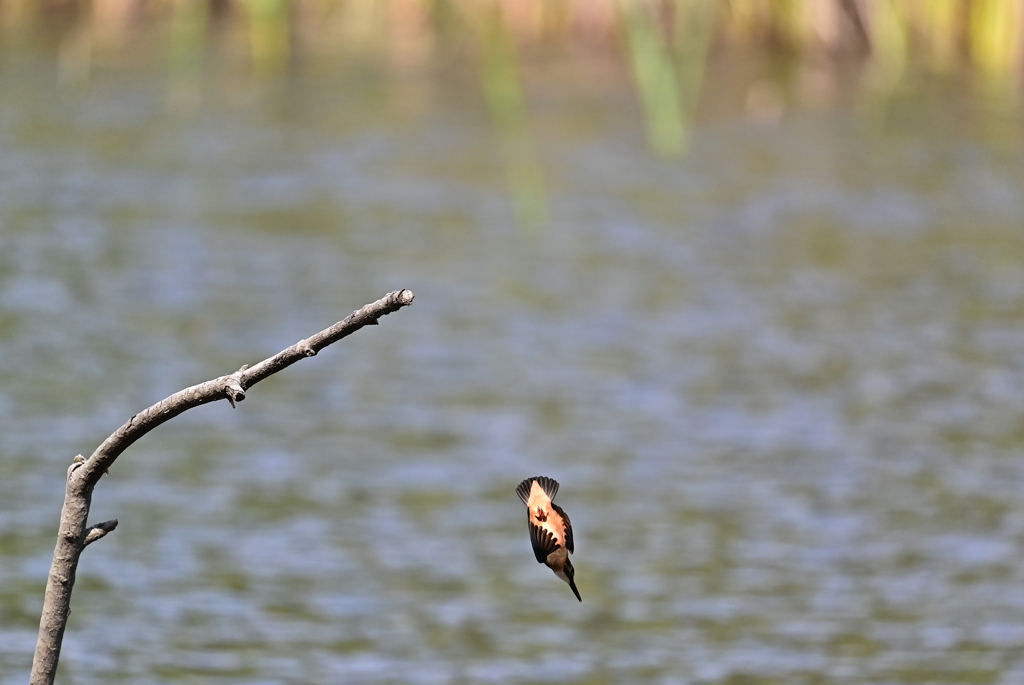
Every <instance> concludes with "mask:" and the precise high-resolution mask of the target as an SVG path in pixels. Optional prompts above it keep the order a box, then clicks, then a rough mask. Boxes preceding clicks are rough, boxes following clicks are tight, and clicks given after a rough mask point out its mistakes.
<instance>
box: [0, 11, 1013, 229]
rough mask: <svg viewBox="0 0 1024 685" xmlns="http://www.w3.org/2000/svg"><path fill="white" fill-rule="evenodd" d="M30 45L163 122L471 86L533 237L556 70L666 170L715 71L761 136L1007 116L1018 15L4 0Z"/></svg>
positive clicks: (5, 37)
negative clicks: (571, 72)
mask: <svg viewBox="0 0 1024 685" xmlns="http://www.w3.org/2000/svg"><path fill="white" fill-rule="evenodd" d="M28 43H32V44H33V45H39V46H41V47H40V49H41V50H43V51H44V52H46V51H49V52H50V53H52V54H53V55H54V56H55V57H56V60H57V65H58V72H59V73H58V75H59V79H60V80H61V82H62V83H65V84H68V85H69V86H74V85H81V84H83V83H88V81H89V78H90V76H91V75H92V74H94V73H95V72H97V71H98V70H103V69H110V68H125V67H133V66H139V65H140V64H145V65H147V66H148V68H149V69H152V67H153V66H154V65H157V66H158V67H160V68H162V69H164V70H165V73H166V75H167V77H168V79H169V83H168V85H169V87H168V106H169V107H170V108H171V109H172V110H174V111H177V112H183V113H186V114H187V113H188V112H191V111H194V110H195V109H196V108H197V107H198V106H199V105H200V104H201V102H202V99H203V97H204V96H205V95H206V90H205V89H206V88H208V87H209V86H208V84H207V85H204V74H208V73H210V72H211V71H213V72H219V73H223V72H224V71H225V70H226V71H227V72H228V73H231V74H234V75H240V74H241V75H248V76H251V77H254V78H256V79H259V80H261V81H263V80H268V79H269V80H273V79H275V78H281V77H284V76H287V75H289V74H296V73H302V71H303V70H304V69H309V68H311V67H313V66H314V65H320V66H324V65H331V64H339V63H341V62H342V61H344V62H348V63H349V65H351V63H359V64H363V65H365V66H367V67H377V68H380V67H383V68H384V69H386V70H387V72H388V77H389V78H390V77H393V76H397V77H400V78H401V77H410V76H416V75H424V74H432V75H433V76H434V77H442V78H443V77H445V76H447V75H451V74H461V73H464V72H465V71H466V70H467V69H468V70H473V71H475V72H476V73H477V74H478V75H479V78H480V79H481V87H482V92H483V95H484V97H485V99H486V102H487V105H488V108H489V111H490V112H491V116H492V117H493V120H494V124H495V128H496V131H497V134H498V145H497V147H498V149H499V150H500V152H501V155H502V158H503V160H504V164H505V167H506V175H507V182H508V186H509V190H510V194H511V197H512V200H513V205H514V208H515V212H516V216H517V219H518V220H519V223H520V224H521V225H524V226H533V227H536V226H541V225H543V224H544V223H545V221H546V217H547V209H546V204H545V199H544V182H543V174H542V165H541V163H540V162H539V161H538V154H537V150H536V149H535V143H534V142H533V140H532V137H531V133H530V107H529V106H528V100H529V98H528V97H527V95H526V93H527V91H528V89H529V86H530V83H531V79H532V78H534V77H535V76H536V75H537V74H538V73H539V72H543V71H544V70H545V69H557V68H558V66H557V65H558V64H559V63H560V61H565V60H566V59H569V60H576V61H579V60H581V59H582V60H586V61H589V62H590V63H592V64H595V65H599V68H598V69H597V70H596V71H592V72H591V73H590V77H593V78H594V83H593V84H592V85H593V87H594V88H596V89H598V90H600V89H602V88H604V89H607V90H609V91H612V90H619V89H621V88H622V87H630V88H634V89H635V92H636V97H637V101H638V103H639V105H640V107H641V109H642V114H643V121H644V125H645V129H646V135H647V140H648V144H649V146H650V148H651V150H652V151H653V152H654V153H655V154H657V155H659V156H662V157H667V158H673V157H679V156H681V155H683V154H685V153H686V151H687V149H688V146H689V140H690V133H689V132H690V127H691V124H692V121H693V118H694V117H695V116H699V106H698V105H699V103H700V102H701V98H700V95H701V92H702V88H703V87H704V86H705V78H704V77H705V74H706V73H708V71H709V69H710V68H711V67H712V66H716V67H717V68H718V69H719V71H718V72H716V73H719V74H720V73H723V72H722V71H721V69H722V65H723V64H730V63H732V64H735V65H744V64H746V65H748V66H747V67H746V71H747V72H748V74H747V76H748V78H747V82H746V84H745V86H744V88H743V90H742V92H741V93H739V94H738V96H734V97H733V100H734V101H735V100H737V99H739V100H740V102H739V103H738V104H739V106H740V107H742V108H744V109H745V110H746V113H747V115H748V116H750V117H751V118H753V119H755V120H766V121H773V120H777V119H778V118H779V117H780V116H781V115H782V114H783V112H784V111H785V110H786V108H787V107H789V106H802V107H808V106H809V107H821V106H829V105H831V104H835V103H837V102H842V103H844V104H849V103H850V102H851V101H853V102H854V104H858V100H859V101H861V102H867V103H871V102H877V101H878V99H879V98H882V99H884V98H885V97H886V96H887V95H889V94H890V93H891V92H892V91H893V90H894V89H896V88H897V87H898V86H899V85H900V84H901V83H904V82H906V81H907V80H908V78H909V79H912V80H914V81H915V82H921V81H922V80H925V81H927V80H929V79H930V80H933V81H935V80H937V81H940V82H941V81H945V80H955V81H957V83H958V88H959V89H960V90H959V93H960V94H961V95H963V94H964V93H965V92H966V93H967V96H968V97H972V96H975V95H977V96H981V97H983V98H985V101H986V102H991V101H995V102H996V103H998V108H999V109H1003V110H1005V109H1009V110H1011V111H1016V108H1017V107H1018V105H1019V101H1020V91H1021V86H1022V84H1024V3H1021V2H1019V1H1018V0H0V45H2V47H0V50H3V51H4V52H5V53H7V54H9V55H11V54H15V53H14V51H13V50H12V49H11V46H16V47H24V46H25V45H26V44H28ZM19 44H20V46H19ZM0 54H3V53H0ZM751 64H757V65H758V66H757V67H756V68H754V69H751V68H750V67H749V65H751ZM766 70H767V71H766ZM743 71H744V67H742V66H737V67H736V68H735V69H733V72H738V73H739V74H740V75H741V78H739V79H735V78H729V79H725V80H727V81H739V82H743V81H744V79H743V78H742V73H743ZM725 73H728V70H726V72H725ZM377 75H378V76H379V75H380V74H379V72H378V74H377ZM371 77H372V74H371ZM590 77H588V78H590ZM964 85H966V86H967V88H966V89H963V88H962V86H964ZM216 87H219V86H216ZM727 87H729V86H727ZM732 104H733V105H734V106H735V105H736V104H737V103H736V102H733V103H732ZM867 109H869V110H870V109H871V107H867Z"/></svg>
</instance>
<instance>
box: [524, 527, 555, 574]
mask: <svg viewBox="0 0 1024 685" xmlns="http://www.w3.org/2000/svg"><path fill="white" fill-rule="evenodd" d="M530 542H531V543H532V544H533V554H534V556H536V557H537V563H539V564H543V563H544V562H545V561H547V558H548V555H549V554H551V553H552V552H554V551H555V550H556V549H558V541H557V540H555V536H554V535H552V534H551V531H550V530H544V529H543V528H541V527H540V526H538V525H536V524H534V523H530Z"/></svg>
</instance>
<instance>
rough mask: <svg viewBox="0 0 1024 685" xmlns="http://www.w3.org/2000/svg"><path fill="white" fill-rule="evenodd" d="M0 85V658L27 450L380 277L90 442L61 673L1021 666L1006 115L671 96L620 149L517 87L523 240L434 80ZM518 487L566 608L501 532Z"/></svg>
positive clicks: (47, 492) (979, 676)
mask: <svg viewBox="0 0 1024 685" xmlns="http://www.w3.org/2000/svg"><path fill="white" fill-rule="evenodd" d="M573 68H579V69H583V70H586V69H590V68H592V67H590V66H586V65H584V66H581V67H573ZM0 73H2V78H3V83H2V91H3V93H5V96H4V97H3V98H2V100H0V682H2V683H4V685H6V684H7V683H16V682H24V680H25V679H26V678H27V672H28V667H29V663H30V659H31V653H32V649H33V646H34V641H35V632H36V627H37V625H38V614H39V609H40V606H41V600H42V589H43V584H44V581H45V574H46V571H47V568H48V566H49V561H50V555H51V552H52V546H53V535H54V532H55V530H56V522H57V516H58V513H59V508H60V502H61V495H62V492H63V478H64V473H65V470H66V468H67V465H68V463H69V462H70V460H71V458H72V457H73V456H74V455H75V454H77V453H79V452H88V451H90V450H91V449H93V448H94V447H95V446H96V445H97V444H98V443H99V442H100V441H101V440H102V439H103V438H104V437H105V436H106V435H107V434H108V433H109V432H110V431H112V430H114V429H115V428H116V427H117V426H118V425H120V423H122V422H123V421H124V420H125V419H126V418H127V417H129V416H131V414H132V413H133V412H135V411H138V410H139V409H141V408H143V407H145V406H148V405H149V404H151V403H152V402H154V401H157V400H159V399H161V398H162V397H164V396H166V395H167V394H170V393H171V392H174V391H176V390H178V389H180V388H181V387H184V386H186V385H189V384H192V383H195V382H199V381H202V380H206V379H208V378H211V377H214V376H216V375H219V374H222V373H225V372H228V371H232V370H234V369H236V368H238V366H239V365H241V364H242V363H252V362H254V361H258V360H259V359H262V358H264V357H265V356H268V355H270V354H272V353H274V352H276V351H278V350H279V349H281V348H283V347H285V346H287V345H290V344H292V343H293V342H295V341H296V340H298V339H299V338H301V337H304V336H306V335H309V334H310V333H313V332H315V331H317V330H320V329H321V328H323V327H325V326H326V325H329V324H330V323H333V322H334V321H336V320H338V319H340V318H341V317H343V316H344V315H346V314H347V313H348V312H350V311H351V310H352V309H354V308H356V307H358V306H360V305H362V304H364V303H365V302H368V301H371V300H373V299H376V298H377V297H379V296H381V295H383V294H384V293H385V292H387V291H390V290H393V289H396V288H402V287H407V288H411V289H412V290H414V291H415V292H416V294H417V299H416V303H415V304H414V306H413V307H412V308H410V309H408V310H404V311H402V312H399V313H397V314H394V315H391V316H389V317H387V318H386V319H385V320H383V321H382V322H381V326H380V327H378V328H374V329H370V330H363V331H360V332H359V333H357V334H356V335H355V336H353V337H352V338H350V339H347V340H345V341H344V342H342V343H340V344H339V345H338V346H335V347H333V348H331V349H328V350H326V351H324V352H323V353H322V354H320V355H319V356H317V357H316V358H313V359H310V360H307V361H304V362H302V363H301V364H299V365H297V366H296V367H293V368H291V369H289V370H288V371H287V372H285V373H284V374H281V375H280V376H277V377H274V378H272V379H270V380H268V381H266V382H265V383H263V384H261V385H260V386H258V387H257V388H255V389H254V390H253V391H252V392H251V393H250V396H249V398H248V400H247V401H246V402H245V403H243V404H242V405H240V406H239V407H238V409H236V410H231V409H230V407H228V405H227V403H219V404H217V405H212V406H208V407H203V408H200V409H198V410H195V411H193V412H190V413H189V414H187V415H185V416H182V417H180V418H179V419H176V420H175V421H173V422H171V423H170V424H167V425H165V426H163V427H161V428H160V429H158V431H157V432H155V433H153V434H152V435H150V436H148V437H147V438H145V439H144V440H142V441H140V442H139V443H138V444H137V445H135V446H134V447H132V448H131V449H130V450H129V451H128V452H127V453H126V454H125V455H124V456H123V457H122V458H121V460H119V461H118V463H117V464H116V466H115V468H114V469H112V471H111V473H110V475H109V477H107V478H105V479H104V480H103V481H102V482H101V483H100V485H99V487H98V489H97V492H96V497H95V501H94V506H93V518H94V520H105V519H109V518H118V519H120V521H121V525H120V527H119V528H118V530H117V531H116V532H115V533H114V534H112V535H110V536H107V538H105V539H104V540H103V541H101V542H99V543H97V544H96V545H95V546H93V547H90V548H89V550H88V551H87V552H86V553H85V555H84V559H83V564H82V566H81V568H80V571H79V577H78V584H77V586H76V590H75V596H74V603H73V605H74V613H73V615H72V618H71V623H70V626H69V630H68V633H67V636H66V638H65V644H64V652H63V656H62V662H61V674H60V679H61V681H62V682H73V683H99V682H102V683H129V682H131V683H140V682H145V683H171V682H198V681H203V682H219V683H285V682H304V683H335V682H358V683H393V682H402V683H463V682H474V683H476V682H483V683H486V682H494V683H513V682H522V683H527V682H553V681H561V682H573V683H612V682H614V683H701V684H703V683H730V684H739V683H781V682H787V683H921V682H934V683H1007V684H1009V683H1018V682H1021V681H1022V680H1024V661H1022V659H1024V647H1022V646H1024V593H1022V592H1021V590H1020V588H1021V586H1022V580H1024V578H1022V577H1021V571H1020V564H1019V563H1017V562H1018V558H1019V556H1020V548H1021V544H1022V542H1024V494H1022V493H1024V487H1022V485H1024V472H1022V461H1021V459H1020V453H1021V449H1022V447H1024V431H1022V429H1021V426H1022V425H1024V424H1022V411H1024V394H1022V392H1021V387H1024V383H1022V380H1024V359H1022V351H1021V350H1022V344H1021V340H1022V339H1024V338H1022V336H1021V322H1022V318H1024V233H1022V232H1021V230H1020V225H1021V222H1020V217H1021V216H1022V215H1024V195H1022V193H1021V190H1020V189H1021V187H1022V179H1024V157H1022V155H1021V149H1022V148H1021V136H1020V127H1019V115H1018V114H1017V113H1015V112H1014V111H1012V110H1006V109H999V110H996V111H992V110H989V109H986V107H987V101H985V100H983V99H982V100H965V98H963V97H962V96H963V93H962V91H960V90H957V89H956V88H952V89H951V90H949V91H946V90H942V89H941V88H939V89H937V90H935V89H931V87H930V86H929V85H928V84H923V85H921V86H920V88H919V89H908V90H907V91H905V92H900V93H897V94H896V95H894V97H893V99H892V100H891V101H889V102H887V103H886V104H885V105H884V106H877V105H876V104H875V103H866V104H865V103H864V102H854V103H853V104H852V105H851V106H850V107H849V108H842V107H840V108H832V109H824V110H814V109H796V110H790V111H786V112H785V113H784V115H781V116H771V117H768V118H765V117H763V116H760V110H756V109H755V110H753V111H751V110H750V109H749V108H747V107H746V105H740V106H736V105H735V104H730V100H729V98H728V97H725V98H723V99H722V100H721V101H716V100H715V97H714V96H713V95H712V96H708V97H709V98H710V100H709V102H707V103H705V105H704V107H705V114H704V115H703V118H701V119H699V120H698V123H697V125H696V128H695V129H694V131H693V136H692V142H691V147H690V150H689V154H688V156H687V157H685V158H684V159H683V160H681V161H665V160H663V159H660V158H658V157H656V156H654V155H652V154H651V151H650V149H649V147H648V145H647V141H646V138H645V134H644V130H643V126H642V123H641V121H642V118H641V115H640V112H639V109H638V106H637V104H636V103H635V101H634V99H633V95H632V93H631V92H630V91H629V90H628V89H621V90H615V89H614V88H609V89H608V90H604V91H601V92H599V93H595V91H594V90H592V89H589V88H588V86H587V84H589V83H592V81H590V80H588V79H586V78H582V77H580V76H579V72H570V73H569V76H566V75H565V73H564V72H559V73H557V74H555V75H552V76H551V77H550V78H548V79H547V80H543V79H542V80H541V81H540V82H539V83H538V84H537V85H536V86H535V90H533V91H532V92H531V96H532V97H533V98H534V100H533V102H535V103H538V104H536V114H535V115H534V116H533V118H532V119H531V126H532V135H533V136H534V137H535V140H536V142H537V149H538V150H539V155H540V157H539V161H540V163H541V164H542V166H543V170H544V174H545V180H546V193H547V203H548V214H549V220H548V224H547V226H546V227H544V228H543V229H542V230H524V228H523V226H522V225H521V224H520V223H518V222H517V221H516V217H515V211H514V207H513V206H512V203H511V202H510V199H509V197H508V194H507V189H508V186H507V178H506V168H505V167H504V166H503V162H502V160H501V154H500V150H498V149H497V148H498V143H497V142H496V138H495V132H494V126H493V121H492V119H491V117H490V115H489V114H488V109H487V104H486V102H485V99H484V97H483V96H482V95H481V93H480V89H479V84H478V83H477V82H476V81H475V80H473V79H472V78H467V77H465V75H463V76H462V77H459V76H458V75H456V77H454V78H436V79H425V80H420V79H412V80H410V79H403V78H401V77H395V78H391V77H388V78H383V77H380V74H379V73H377V74H376V75H375V76H374V77H372V78H370V77H368V75H367V72H366V71H365V70H363V69H361V68H353V69H334V70H329V71H326V70H325V71H310V72H306V73H304V74H301V75H298V76H296V77H294V78H289V79H285V80H283V81H280V82H276V83H274V84H271V85H267V84H265V83H263V84H254V83H252V82H249V81H245V80H242V81H239V80H235V79H232V78H229V77H224V80H223V81H215V82H214V83H213V84H212V85H210V86H209V93H208V94H207V95H206V96H204V98H203V99H202V100H201V104H200V106H199V107H198V109H196V110H194V111H190V112H188V113H184V114H183V113H181V112H180V111H177V110H175V109H174V108H173V107H172V108H171V109H170V110H169V109H168V100H167V89H166V88H165V87H164V85H165V84H163V83H162V82H160V81H159V79H154V78H151V77H150V76H149V75H147V74H145V73H143V74H131V73H125V72H123V71H116V72H111V73H102V72H101V73H99V74H97V75H95V76H94V77H93V78H92V80H91V82H90V84H89V85H88V87H71V88H68V87H67V86H61V85H60V84H59V80H58V79H56V78H55V77H54V76H55V72H54V68H53V65H52V64H51V63H49V62H47V61H46V60H43V59H38V58H36V57H33V56H32V55H31V54H29V55H25V56H23V57H22V60H21V61H20V62H19V63H18V64H17V68H13V67H12V68H8V69H6V70H5V71H3V72H0ZM585 73H589V72H585ZM736 73H737V72H736V71H735V70H731V67H729V66H728V65H724V66H723V67H722V70H721V71H720V72H712V73H711V75H710V76H709V77H708V79H707V80H708V82H709V83H711V84H712V85H710V86H706V88H708V89H709V90H710V91H713V92H714V91H718V92H725V93H729V92H748V91H747V89H746V86H744V88H737V87H734V86H731V85H730V83H732V82H733V80H735V79H742V77H737V76H736ZM372 74H374V72H371V75H372ZM378 77H380V78H378ZM567 83H568V84H580V85H579V87H568V86H566V84H567ZM748 85H749V84H748ZM741 102H742V99H741ZM780 114H781V113H780ZM539 474H543V475H549V476H552V477H555V478H557V479H558V480H559V481H561V483H562V489H561V491H560V495H559V500H560V502H561V503H562V504H563V506H564V507H565V508H566V509H567V510H568V511H570V512H571V513H572V516H573V521H574V525H575V529H576V537H577V553H576V555H575V564H576V567H577V582H578V585H579V588H580V591H581V593H582V595H583V598H584V602H583V604H578V603H577V602H576V600H575V599H574V598H573V597H572V595H571V593H569V591H568V589H567V588H566V587H565V585H564V584H563V583H561V582H559V581H558V580H557V579H554V578H552V577H551V574H550V572H549V571H547V570H546V569H544V568H543V567H542V566H540V565H538V564H536V563H535V561H534V560H533V557H532V553H531V551H530V547H529V541H528V538H527V533H526V525H525V520H524V518H525V517H524V516H523V511H522V506H521V504H520V503H519V501H518V500H517V498H516V497H515V494H514V492H513V489H514V487H515V485H516V484H517V483H518V482H519V481H520V480H521V479H522V478H524V477H527V476H531V475H539Z"/></svg>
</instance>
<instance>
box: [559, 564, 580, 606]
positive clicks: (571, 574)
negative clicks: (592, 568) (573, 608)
mask: <svg viewBox="0 0 1024 685" xmlns="http://www.w3.org/2000/svg"><path fill="white" fill-rule="evenodd" d="M558 577H559V578H561V579H562V580H564V581H565V582H567V583H569V587H570V588H571V589H572V594H574V595H576V599H578V600H579V601H581V602H582V601H583V598H582V597H580V591H579V590H577V589H576V569H574V568H573V567H572V563H570V562H569V561H568V560H566V562H565V568H563V569H562V572H561V573H559V574H558Z"/></svg>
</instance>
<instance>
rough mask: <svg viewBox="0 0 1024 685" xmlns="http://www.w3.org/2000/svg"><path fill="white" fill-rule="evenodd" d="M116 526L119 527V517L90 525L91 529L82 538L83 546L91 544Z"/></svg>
mask: <svg viewBox="0 0 1024 685" xmlns="http://www.w3.org/2000/svg"><path fill="white" fill-rule="evenodd" d="M115 528H117V519H111V520H109V521H104V522H103V523H97V524H96V525H94V526H89V530H88V531H87V532H86V534H85V539H84V540H82V547H86V546H88V545H91V544H92V543H94V542H96V541H97V540H99V539H100V538H101V537H103V536H104V535H106V534H107V533H109V532H110V531H112V530H114V529H115Z"/></svg>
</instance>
